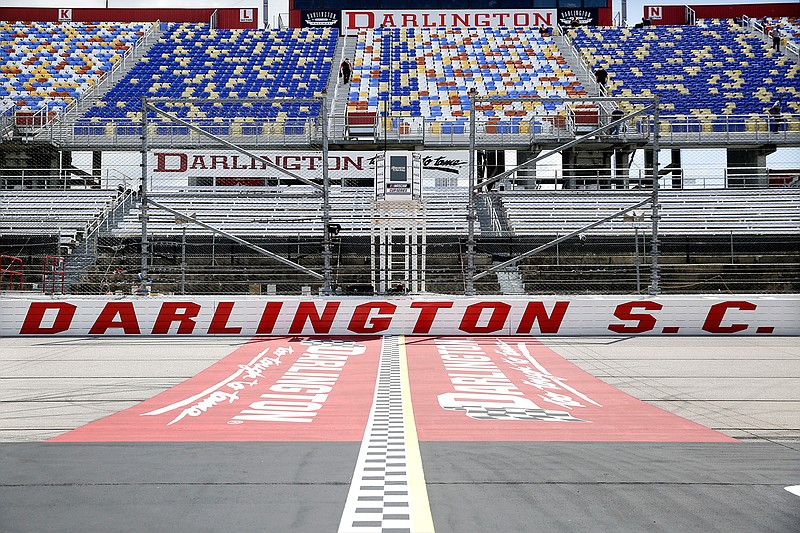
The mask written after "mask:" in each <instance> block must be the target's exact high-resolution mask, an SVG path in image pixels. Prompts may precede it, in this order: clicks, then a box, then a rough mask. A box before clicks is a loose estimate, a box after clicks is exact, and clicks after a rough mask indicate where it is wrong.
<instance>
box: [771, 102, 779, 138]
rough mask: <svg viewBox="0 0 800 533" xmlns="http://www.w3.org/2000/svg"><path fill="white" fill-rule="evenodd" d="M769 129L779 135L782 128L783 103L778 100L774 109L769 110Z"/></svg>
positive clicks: (773, 106)
mask: <svg viewBox="0 0 800 533" xmlns="http://www.w3.org/2000/svg"><path fill="white" fill-rule="evenodd" d="M768 113H769V116H770V121H769V129H770V131H771V132H772V133H778V130H779V129H780V127H781V101H780V100H776V101H775V103H774V104H772V107H770V108H769V111H768Z"/></svg>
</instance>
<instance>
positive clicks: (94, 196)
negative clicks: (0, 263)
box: [0, 189, 118, 243]
mask: <svg viewBox="0 0 800 533" xmlns="http://www.w3.org/2000/svg"><path fill="white" fill-rule="evenodd" d="M117 194H118V191H116V190H113V191H110V190H105V189H67V190H26V191H0V234H2V235H4V236H12V235H22V236H25V235H53V236H60V237H61V238H62V241H63V242H65V243H66V242H72V243H74V241H75V240H76V239H78V238H80V237H81V236H83V235H85V232H86V230H87V228H88V227H89V226H90V225H91V224H93V223H96V222H97V221H99V220H100V219H101V218H102V217H103V216H104V215H105V214H106V213H107V211H108V210H109V209H110V208H111V207H112V205H113V203H114V199H115V197H116V196H117Z"/></svg>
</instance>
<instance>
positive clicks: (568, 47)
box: [553, 35, 600, 96]
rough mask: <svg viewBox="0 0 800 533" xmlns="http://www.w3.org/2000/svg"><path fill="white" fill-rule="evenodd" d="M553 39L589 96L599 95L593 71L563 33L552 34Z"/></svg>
mask: <svg viewBox="0 0 800 533" xmlns="http://www.w3.org/2000/svg"><path fill="white" fill-rule="evenodd" d="M553 41H555V43H556V45H557V46H558V49H559V51H560V52H561V55H562V56H564V59H566V60H567V64H568V65H569V66H570V68H571V69H572V72H574V73H575V76H576V77H577V78H578V81H579V82H581V85H583V86H584V88H585V89H586V91H587V92H588V93H589V96H600V86H599V85H598V84H597V82H596V81H595V79H594V73H593V72H592V71H591V70H590V67H589V66H588V65H587V64H586V63H584V61H583V59H581V57H580V55H578V54H577V51H576V50H575V48H573V46H572V44H571V43H570V42H569V41H568V40H567V39H566V37H564V36H563V35H553Z"/></svg>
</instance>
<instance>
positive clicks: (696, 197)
mask: <svg viewBox="0 0 800 533" xmlns="http://www.w3.org/2000/svg"><path fill="white" fill-rule="evenodd" d="M647 197H648V193H647V192H644V191H639V192H603V191H590V192H589V191H587V192H585V193H583V192H576V191H570V192H561V191H546V192H537V193H536V194H505V195H503V196H501V199H502V204H503V209H504V211H505V214H506V216H507V217H508V219H509V222H510V226H511V229H512V232H513V233H514V234H516V235H556V234H561V235H564V234H566V233H569V232H572V231H576V230H578V229H580V228H581V227H583V226H586V225H587V224H590V223H592V222H596V221H597V220H600V219H601V218H604V217H606V216H609V215H611V214H613V213H614V212H616V211H619V210H621V209H623V208H625V207H627V206H630V205H633V204H635V203H637V202H639V201H641V200H644V199H646V198H647ZM659 198H660V212H659V214H660V216H661V219H660V221H659V225H658V227H659V233H660V234H663V235H721V234H730V233H731V232H733V233H736V234H737V235H743V234H754V235H760V234H788V235H794V234H797V233H798V232H800V190H797V189H748V190H713V191H701V190H686V191H667V190H665V191H662V192H661V193H660V194H659ZM650 215H651V211H650V206H649V204H647V205H645V206H644V207H641V208H638V209H637V210H636V213H635V214H633V215H629V216H628V217H617V218H615V219H614V220H612V221H610V222H608V223H606V224H603V225H601V226H599V227H596V228H594V229H592V230H591V233H592V235H626V234H630V233H632V232H633V231H634V228H636V227H638V228H639V229H640V230H645V231H649V230H650V228H651V227H652V219H651V216H650Z"/></svg>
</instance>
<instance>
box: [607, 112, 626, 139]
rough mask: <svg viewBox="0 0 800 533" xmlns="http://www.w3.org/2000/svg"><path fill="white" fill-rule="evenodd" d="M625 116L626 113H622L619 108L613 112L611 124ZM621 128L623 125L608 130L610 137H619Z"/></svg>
mask: <svg viewBox="0 0 800 533" xmlns="http://www.w3.org/2000/svg"><path fill="white" fill-rule="evenodd" d="M623 116H625V113H623V112H622V109H619V108H617V109H615V110H614V111H612V112H611V122H615V121H617V120H619V119H621V118H622V117H623ZM620 126H621V124H617V125H616V126H611V128H609V130H608V133H609V134H610V135H619V130H620Z"/></svg>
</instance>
